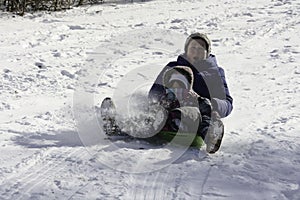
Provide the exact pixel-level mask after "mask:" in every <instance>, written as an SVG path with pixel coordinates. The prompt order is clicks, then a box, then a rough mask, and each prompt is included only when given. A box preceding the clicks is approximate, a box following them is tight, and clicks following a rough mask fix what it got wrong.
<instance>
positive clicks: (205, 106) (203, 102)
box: [198, 97, 212, 116]
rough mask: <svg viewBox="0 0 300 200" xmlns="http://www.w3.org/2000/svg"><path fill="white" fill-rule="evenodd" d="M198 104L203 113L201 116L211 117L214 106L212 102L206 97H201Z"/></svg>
mask: <svg viewBox="0 0 300 200" xmlns="http://www.w3.org/2000/svg"><path fill="white" fill-rule="evenodd" d="M198 103H199V110H200V112H201V115H207V116H211V111H212V105H211V102H210V100H209V99H207V98H204V97H199V98H198Z"/></svg>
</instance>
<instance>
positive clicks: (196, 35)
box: [184, 33, 211, 55]
mask: <svg viewBox="0 0 300 200" xmlns="http://www.w3.org/2000/svg"><path fill="white" fill-rule="evenodd" d="M196 39H201V40H203V41H204V42H205V43H206V50H207V54H208V55H209V54H210V51H211V42H210V40H209V39H208V37H207V35H205V34H204V33H193V34H191V35H190V36H189V37H188V38H187V39H186V41H185V45H184V51H185V52H187V48H188V46H189V44H190V42H191V41H192V40H196Z"/></svg>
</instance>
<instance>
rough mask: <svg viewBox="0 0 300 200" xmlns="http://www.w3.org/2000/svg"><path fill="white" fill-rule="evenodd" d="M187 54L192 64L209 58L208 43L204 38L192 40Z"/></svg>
mask: <svg viewBox="0 0 300 200" xmlns="http://www.w3.org/2000/svg"><path fill="white" fill-rule="evenodd" d="M186 56H187V59H188V61H189V62H190V63H191V64H195V63H196V62H197V61H199V60H204V59H206V58H207V50H206V43H205V42H204V41H203V40H202V39H196V40H192V41H191V42H190V43H189V45H188V47H187V52H186Z"/></svg>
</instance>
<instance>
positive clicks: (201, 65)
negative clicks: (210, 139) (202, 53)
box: [149, 55, 233, 117]
mask: <svg viewBox="0 0 300 200" xmlns="http://www.w3.org/2000/svg"><path fill="white" fill-rule="evenodd" d="M174 66H188V67H190V68H191V69H192V71H193V75H194V83H193V90H194V91H195V92H196V93H197V94H198V95H200V96H201V97H205V98H208V99H210V100H211V103H212V106H213V109H214V110H216V111H218V113H219V114H220V116H221V117H226V116H228V115H229V114H230V113H231V111H232V108H233V107H232V102H233V99H232V97H231V96H230V93H229V89H228V86H227V83H226V80H225V73H224V70H223V69H222V68H221V67H219V66H218V65H217V61H216V57H215V56H214V55H210V56H209V57H208V58H207V59H206V60H203V61H200V62H198V63H196V64H195V65H192V64H190V63H189V62H188V61H187V60H186V59H185V56H184V55H180V56H178V58H177V61H174V62H170V63H169V64H167V66H166V67H165V68H164V69H163V70H162V71H161V72H160V74H159V75H158V77H157V79H156V81H155V83H154V84H153V86H152V88H151V89H150V92H149V96H150V98H151V97H153V96H156V95H160V94H163V93H164V91H165V88H164V86H163V84H162V83H163V75H164V73H165V71H166V70H168V69H169V68H171V67H174Z"/></svg>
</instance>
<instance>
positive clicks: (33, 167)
mask: <svg viewBox="0 0 300 200" xmlns="http://www.w3.org/2000/svg"><path fill="white" fill-rule="evenodd" d="M55 151H60V149H59V148H58V149H53V148H52V149H50V150H46V151H44V152H42V153H41V152H36V153H34V154H33V155H31V156H30V157H28V158H25V159H23V163H22V164H24V163H28V164H26V165H25V166H21V167H18V166H15V168H14V169H13V171H17V172H16V173H15V174H13V175H11V176H9V177H8V178H7V179H6V180H5V181H3V183H1V185H0V188H2V191H1V196H2V197H5V199H28V198H29V197H30V194H31V191H32V190H33V189H34V188H35V187H36V186H42V185H43V184H45V183H46V182H47V181H49V180H51V178H52V176H54V175H56V173H57V172H59V171H61V170H62V169H63V168H65V167H69V166H67V165H66V164H65V161H66V159H67V158H68V157H72V156H74V155H76V157H78V156H79V157H81V158H83V157H86V156H87V154H88V152H87V151H86V150H85V149H77V150H75V151H74V149H72V148H70V149H69V150H66V151H65V152H63V153H62V152H60V155H64V157H55V156H53V155H52V154H53V153H55ZM25 160H26V161H25ZM36 160H38V163H35V161H36ZM75 164H76V163H75ZM72 167H76V166H72ZM58 179H59V177H58ZM27 195H28V196H27Z"/></svg>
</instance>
